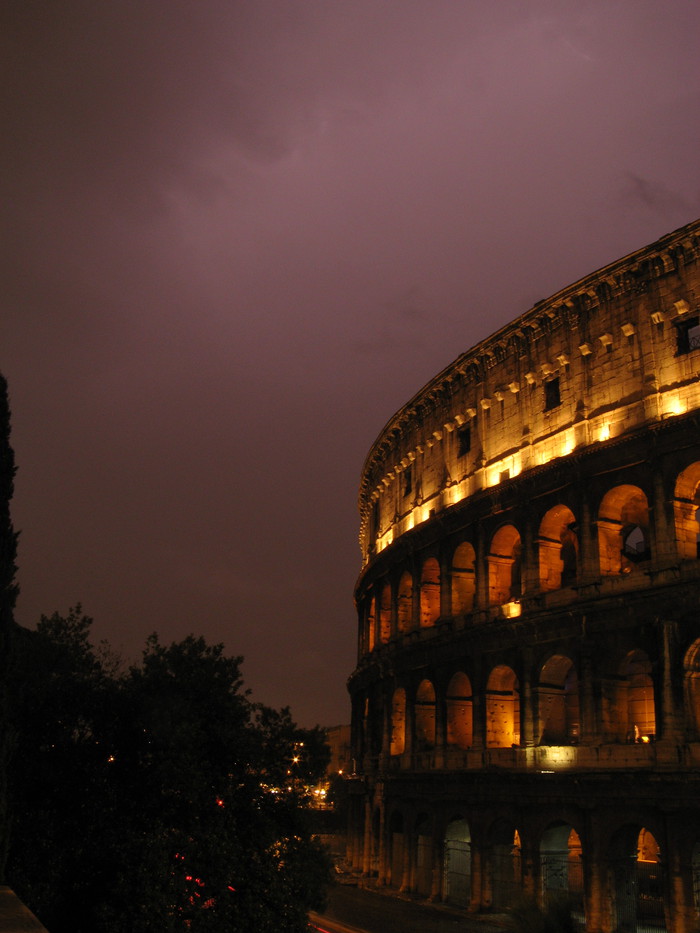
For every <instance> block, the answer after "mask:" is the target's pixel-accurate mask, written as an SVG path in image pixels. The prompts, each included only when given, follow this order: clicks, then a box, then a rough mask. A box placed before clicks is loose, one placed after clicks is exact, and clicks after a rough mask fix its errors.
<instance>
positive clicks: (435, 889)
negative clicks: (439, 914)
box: [430, 828, 444, 901]
mask: <svg viewBox="0 0 700 933" xmlns="http://www.w3.org/2000/svg"><path fill="white" fill-rule="evenodd" d="M443 867H444V853H443V843H442V835H441V834H440V833H439V832H438V830H437V828H436V829H434V830H433V878H432V884H431V890H430V900H431V901H441V900H442V872H443Z"/></svg>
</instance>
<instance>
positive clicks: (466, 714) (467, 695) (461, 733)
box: [447, 671, 473, 748]
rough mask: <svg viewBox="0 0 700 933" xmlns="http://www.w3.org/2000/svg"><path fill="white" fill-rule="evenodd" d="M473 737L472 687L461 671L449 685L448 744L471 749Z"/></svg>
mask: <svg viewBox="0 0 700 933" xmlns="http://www.w3.org/2000/svg"><path fill="white" fill-rule="evenodd" d="M472 735H473V717H472V685H471V683H470V681H469V678H468V677H467V675H466V674H463V673H462V672H461V671H460V672H459V673H457V674H455V675H454V676H453V677H452V678H451V679H450V682H449V684H448V685H447V744H448V745H456V746H457V747H458V748H469V747H470V746H471V744H472Z"/></svg>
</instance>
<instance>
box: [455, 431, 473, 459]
mask: <svg viewBox="0 0 700 933" xmlns="http://www.w3.org/2000/svg"><path fill="white" fill-rule="evenodd" d="M457 440H458V442H459V450H458V451H457V456H458V457H464V456H465V455H466V454H468V453H469V451H470V450H471V449H472V429H471V427H470V425H468V424H465V425H464V426H463V427H461V428H460V429H459V431H458V432H457Z"/></svg>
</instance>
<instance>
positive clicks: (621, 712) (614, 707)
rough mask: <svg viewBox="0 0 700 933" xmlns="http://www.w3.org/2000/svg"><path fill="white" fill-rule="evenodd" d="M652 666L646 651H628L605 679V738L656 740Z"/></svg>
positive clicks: (603, 686) (603, 689)
mask: <svg viewBox="0 0 700 933" xmlns="http://www.w3.org/2000/svg"><path fill="white" fill-rule="evenodd" d="M651 674H652V667H651V662H650V660H649V657H648V655H647V654H646V652H645V651H641V650H640V649H635V650H633V651H629V652H628V653H627V654H626V655H625V657H624V658H623V659H622V661H621V662H620V664H619V665H618V667H617V670H616V672H615V674H614V675H613V676H612V677H608V678H605V679H604V680H603V683H602V713H603V733H604V737H605V739H606V741H609V742H610V741H611V742H639V743H646V742H650V741H653V739H654V737H655V735H656V712H655V698H654V682H653V679H652V676H651Z"/></svg>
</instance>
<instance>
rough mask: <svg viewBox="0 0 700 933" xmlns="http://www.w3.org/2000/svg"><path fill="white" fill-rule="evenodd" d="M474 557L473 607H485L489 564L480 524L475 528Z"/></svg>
mask: <svg viewBox="0 0 700 933" xmlns="http://www.w3.org/2000/svg"><path fill="white" fill-rule="evenodd" d="M475 550H476V558H475V561H474V569H475V571H476V590H475V593H474V597H475V598H474V602H475V607H474V608H475V609H485V608H486V607H487V606H488V604H489V564H488V559H487V553H486V550H487V544H486V541H485V535H484V529H483V526H482V525H479V526H478V528H477V535H476V549H475Z"/></svg>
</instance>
